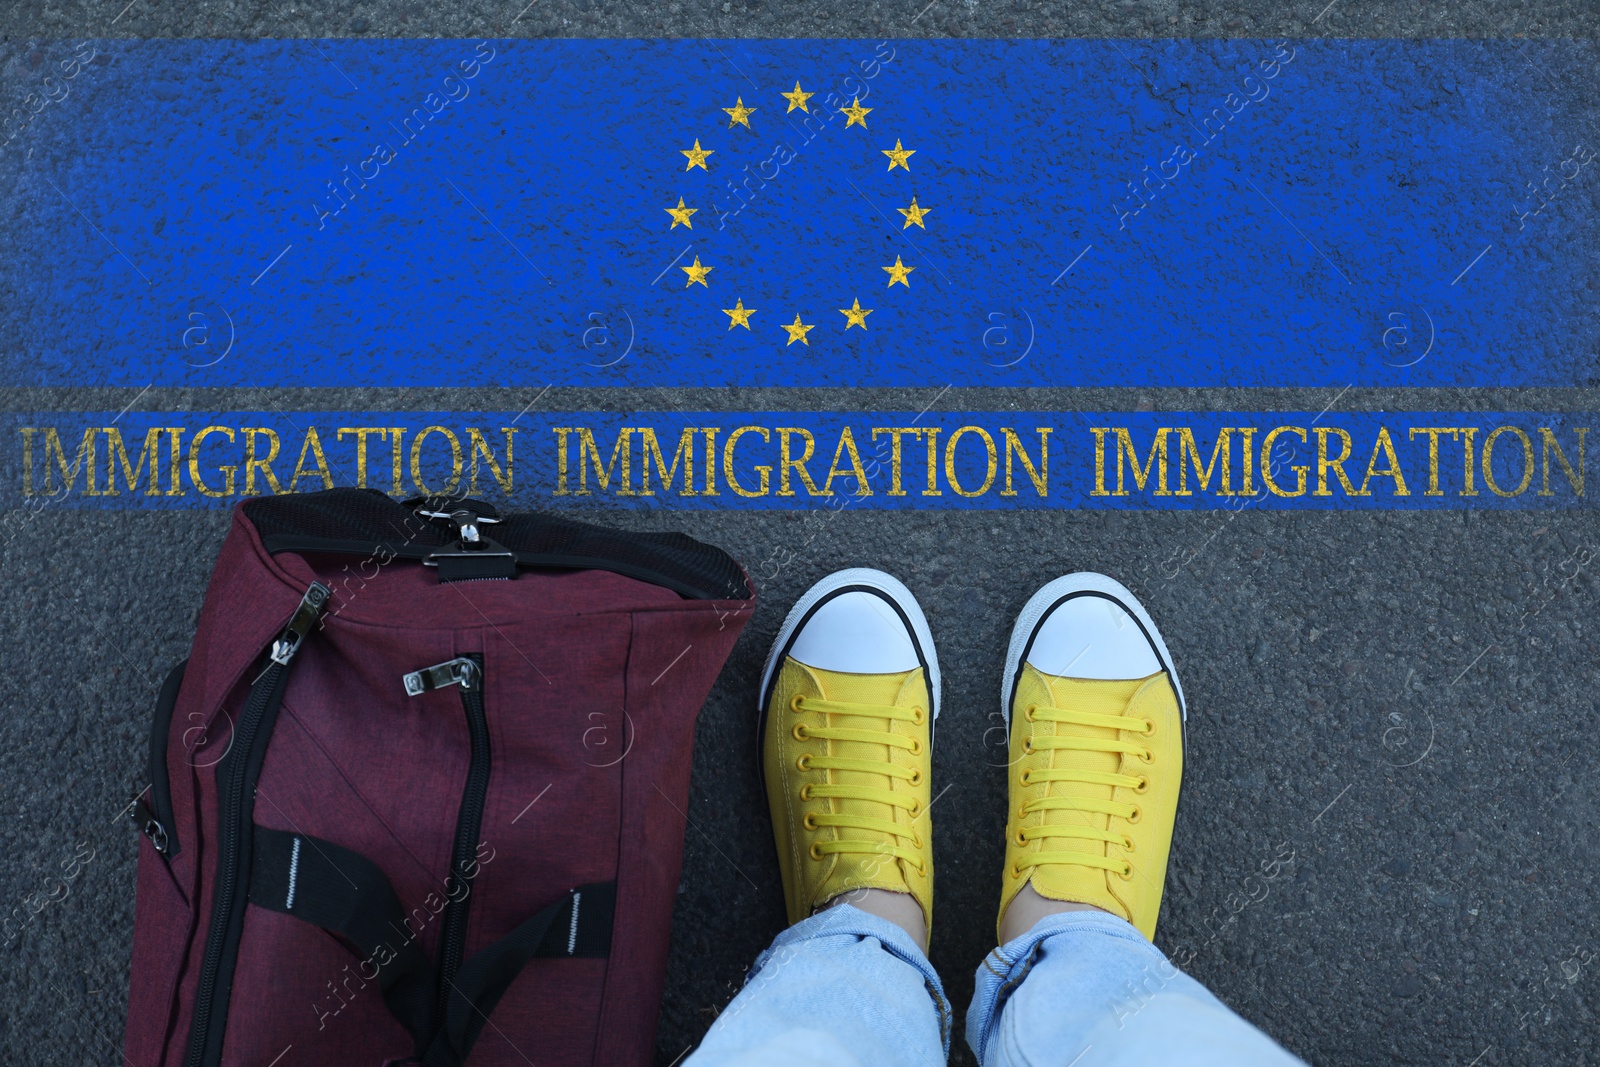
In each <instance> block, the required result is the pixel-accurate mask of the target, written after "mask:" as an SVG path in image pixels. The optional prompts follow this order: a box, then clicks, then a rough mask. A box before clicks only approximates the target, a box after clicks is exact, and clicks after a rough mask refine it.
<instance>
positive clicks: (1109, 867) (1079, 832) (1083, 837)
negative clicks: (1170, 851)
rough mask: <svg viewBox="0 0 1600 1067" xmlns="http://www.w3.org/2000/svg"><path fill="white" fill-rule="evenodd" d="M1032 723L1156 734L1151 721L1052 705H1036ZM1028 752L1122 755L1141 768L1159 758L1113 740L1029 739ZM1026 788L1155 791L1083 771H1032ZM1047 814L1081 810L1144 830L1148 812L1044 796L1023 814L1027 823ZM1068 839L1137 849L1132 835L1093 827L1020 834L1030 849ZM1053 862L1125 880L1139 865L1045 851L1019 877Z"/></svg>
mask: <svg viewBox="0 0 1600 1067" xmlns="http://www.w3.org/2000/svg"><path fill="white" fill-rule="evenodd" d="M1024 717H1025V718H1026V719H1027V721H1028V722H1053V723H1061V724H1064V725H1068V726H1089V727H1096V728H1099V729H1107V730H1117V731H1119V732H1123V733H1132V734H1137V735H1139V736H1142V737H1149V736H1150V735H1151V734H1152V733H1154V732H1155V724H1154V723H1153V722H1151V721H1150V720H1149V719H1135V718H1131V717H1129V716H1125V715H1102V714H1100V713H1098V712H1092V711H1074V710H1072V709H1071V708H1055V707H1050V706H1049V705H1046V704H1030V705H1028V707H1027V710H1026V711H1025V712H1024ZM1022 750H1023V752H1024V754H1026V755H1029V756H1031V755H1033V754H1034V753H1035V752H1048V751H1051V750H1055V751H1078V752H1107V753H1120V754H1125V755H1129V756H1133V757H1135V758H1136V759H1138V760H1139V761H1140V762H1141V763H1151V762H1153V761H1154V758H1155V755H1154V753H1152V752H1151V751H1150V750H1149V749H1148V748H1145V747H1144V746H1143V745H1141V744H1139V743H1138V742H1136V741H1121V740H1116V739H1114V738H1109V737H1073V736H1070V735H1069V736H1066V737H1039V736H1036V735H1034V734H1029V735H1028V737H1027V739H1026V740H1025V741H1024V742H1023V749H1022ZM1021 778H1022V784H1023V785H1038V784H1040V783H1048V782H1075V783H1078V784H1082V785H1105V786H1121V787H1123V788H1126V789H1131V790H1133V791H1134V792H1135V793H1146V792H1148V791H1149V789H1150V779H1148V778H1146V777H1145V776H1143V775H1139V776H1137V777H1135V776H1133V775H1127V774H1115V773H1110V772H1106V771H1080V770H1069V769H1056V768H1043V767H1041V768H1038V769H1033V768H1030V769H1028V770H1026V771H1023V772H1022V776H1021ZM1041 811H1078V812H1083V813H1085V814H1094V815H1109V816H1111V817H1112V818H1114V819H1122V820H1125V821H1126V822H1128V823H1129V824H1130V825H1138V823H1139V820H1140V818H1141V817H1142V813H1141V812H1140V810H1139V805H1137V804H1121V803H1118V802H1117V801H1114V800H1096V799H1094V798H1092V797H1074V796H1060V797H1040V798H1039V799H1037V800H1030V801H1028V802H1027V803H1026V804H1024V805H1023V806H1022V808H1021V810H1020V814H1021V816H1022V817H1023V818H1027V817H1028V816H1029V815H1032V814H1034V813H1035V812H1041ZM1052 837H1065V838H1072V839H1074V840H1078V841H1103V842H1106V843H1107V844H1114V845H1120V846H1122V848H1123V850H1124V851H1130V852H1131V851H1132V850H1133V839H1132V838H1131V837H1128V836H1127V835H1126V834H1119V833H1113V832H1111V831H1109V830H1097V829H1095V828H1094V827H1092V826H1052V825H1048V824H1047V825H1044V826H1029V827H1023V828H1021V829H1019V830H1018V831H1017V844H1018V845H1026V844H1028V843H1029V842H1033V841H1041V840H1044V839H1046V838H1052ZM1047 863H1071V864H1076V865H1078V866H1082V867H1097V868H1099V869H1100V870H1103V871H1110V872H1112V873H1113V874H1116V875H1117V876H1119V877H1121V878H1131V877H1133V865H1132V864H1131V863H1129V862H1128V861H1127V860H1114V859H1110V858H1108V857H1106V856H1096V855H1092V854H1090V853H1087V852H1073V851H1059V852H1044V851H1040V852H1038V853H1035V854H1034V855H1032V856H1029V857H1027V858H1026V859H1023V860H1021V861H1020V862H1018V864H1017V873H1018V874H1019V875H1020V874H1021V872H1022V870H1023V869H1025V868H1029V867H1039V866H1043V865H1044V864H1047Z"/></svg>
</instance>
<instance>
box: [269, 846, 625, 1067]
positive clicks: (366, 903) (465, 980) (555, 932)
mask: <svg viewBox="0 0 1600 1067" xmlns="http://www.w3.org/2000/svg"><path fill="white" fill-rule="evenodd" d="M616 899H617V884H616V883H615V882H597V883H592V884H589V885H582V886H579V887H578V888H576V889H572V890H569V891H568V892H567V893H565V894H563V895H562V896H561V897H560V898H558V899H557V900H556V901H555V902H554V903H552V904H550V905H548V906H547V907H545V908H543V909H542V910H540V911H539V913H538V914H536V915H534V916H533V917H532V918H530V919H528V920H526V921H524V922H523V923H522V924H521V925H520V926H518V927H517V928H516V929H515V930H513V931H511V932H510V933H509V934H507V935H506V936H504V937H502V938H500V940H498V941H496V942H494V943H493V944H491V945H488V946H486V947H485V948H483V949H481V950H479V951H478V952H477V953H475V954H474V955H473V956H472V958H471V959H469V960H467V961H466V963H464V964H463V965H462V967H461V970H460V971H459V972H458V973H457V974H456V977H455V980H454V981H453V982H452V983H451V988H450V995H449V998H448V1001H447V1004H446V1008H445V1018H444V1019H442V1020H441V1019H438V1018H437V1017H436V1010H435V1007H434V1004H435V999H434V995H433V994H434V989H435V986H436V985H437V984H438V975H437V972H436V970H435V968H434V966H433V964H432V963H431V962H430V961H429V960H428V956H427V953H425V952H424V951H423V950H422V946H421V945H420V944H419V943H418V940H417V937H418V934H419V933H420V930H412V929H411V928H410V927H409V926H408V925H407V923H406V920H407V918H408V916H407V915H406V912H405V909H404V908H403V907H402V906H401V904H400V898H399V896H398V895H397V894H396V893H395V891H394V886H393V885H392V884H391V883H390V881H389V878H388V876H387V875H385V874H384V873H383V871H382V869H380V868H379V867H378V865H377V864H375V863H373V862H372V861H371V860H369V859H367V858H366V857H365V856H363V855H361V854H360V853H358V852H352V851H351V850H349V849H347V848H343V847H341V846H339V845H335V844H334V843H333V842H331V841H325V840H323V839H321V838H318V837H312V836H311V835H310V834H301V833H291V832H288V831H284V830H272V829H268V828H267V827H264V826H256V827H255V847H254V866H253V875H252V878H251V882H250V903H252V904H254V905H256V906H257V907H261V908H267V909H268V910H270V911H276V912H281V913H282V914H285V915H292V916H294V917H295V918H297V919H300V920H301V921H303V922H308V923H310V924H311V925H312V926H318V927H321V928H322V929H324V930H327V931H328V932H329V933H332V934H335V935H337V936H338V937H339V938H340V939H341V940H342V941H343V942H344V943H345V947H346V948H347V949H349V950H350V951H351V952H353V953H354V954H355V955H357V956H358V957H359V958H360V959H361V960H362V961H363V963H364V964H365V965H366V967H367V968H370V969H372V973H371V974H370V975H369V974H368V973H367V971H366V970H365V969H363V970H362V971H361V972H360V973H361V977H362V978H363V979H365V980H367V981H373V980H374V979H375V980H376V981H377V984H378V988H379V990H380V991H381V992H382V994H383V999H384V1003H385V1004H387V1005H388V1007H389V1011H390V1013H391V1014H392V1015H393V1016H394V1017H395V1018H396V1019H398V1020H399V1021H400V1023H401V1025H403V1026H404V1027H405V1028H406V1029H407V1030H408V1031H409V1032H410V1034H411V1036H412V1041H413V1053H412V1062H415V1063H421V1064H423V1065H424V1067H461V1064H462V1063H464V1062H465V1060H466V1058H467V1056H468V1054H469V1053H471V1051H472V1047H473V1046H474V1045H475V1044H477V1041H478V1038H479V1036H480V1035H481V1034H482V1032H483V1027H484V1025H485V1024H486V1023H487V1022H488V1021H489V1016H490V1015H491V1014H493V1012H494V1009H495V1007H496V1006H497V1005H498V1004H499V1003H500V999H501V997H503V996H504V995H505V992H506V990H507V989H509V988H510V987H511V983H512V982H514V981H515V980H516V978H517V975H519V974H521V973H522V969H523V968H524V967H526V966H527V965H528V963H529V962H530V961H532V960H535V959H556V958H563V957H570V958H591V959H595V958H605V957H607V956H609V955H610V954H611V927H612V918H613V915H614V913H615V910H616Z"/></svg>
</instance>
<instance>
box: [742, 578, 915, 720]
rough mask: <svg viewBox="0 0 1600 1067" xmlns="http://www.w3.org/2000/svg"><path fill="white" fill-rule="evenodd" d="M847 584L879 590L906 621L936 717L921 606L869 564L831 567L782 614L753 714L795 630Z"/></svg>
mask: <svg viewBox="0 0 1600 1067" xmlns="http://www.w3.org/2000/svg"><path fill="white" fill-rule="evenodd" d="M850 588H858V589H870V590H873V591H875V592H877V593H879V594H881V595H882V596H883V597H884V598H886V599H887V600H889V601H890V602H891V603H893V604H894V605H895V607H897V608H898V609H899V610H900V613H901V614H902V615H903V616H904V617H905V620H906V622H907V623H909V624H910V626H911V633H912V636H913V638H914V639H915V641H916V644H917V647H918V648H919V649H920V650H921V652H922V656H923V659H924V661H925V662H926V663H927V666H928V690H929V692H931V693H932V694H933V717H934V719H938V717H939V689H940V679H939V657H938V656H937V655H936V654H935V653H934V648H933V634H932V633H931V632H930V631H929V629H928V620H927V618H926V617H925V616H924V615H923V614H922V607H921V606H920V605H919V604H918V603H917V598H916V597H914V596H912V595H911V590H909V589H907V588H906V587H905V585H904V584H903V583H902V582H901V581H900V579H898V578H896V577H895V576H894V575H892V574H886V573H884V572H883V571H879V570H873V569H872V568H870V567H851V568H849V569H848V570H842V571H835V572H834V573H832V574H830V575H828V576H827V577H826V578H824V579H822V580H821V581H819V582H817V584H815V585H813V586H812V587H811V588H810V589H807V590H806V591H805V594H804V595H803V596H801V598H800V599H799V600H798V601H796V602H795V605H794V607H792V608H790V609H789V614H787V615H785V616H784V618H783V625H782V626H780V627H778V636H777V637H775V638H773V641H772V648H771V649H770V650H769V651H768V652H767V662H766V665H765V666H764V667H763V668H762V670H761V688H760V689H759V690H757V692H756V714H757V715H758V716H759V715H761V714H763V713H764V712H765V710H766V706H767V696H768V693H769V691H770V689H771V687H772V677H773V675H774V674H775V673H776V672H777V669H778V663H779V660H780V659H782V657H783V655H784V653H785V651H786V650H787V649H788V648H789V645H790V643H791V638H793V637H794V634H795V631H796V630H798V629H799V628H800V626H801V625H802V624H803V623H804V622H805V620H806V619H807V618H809V617H810V616H811V613H812V611H813V610H814V609H815V608H816V607H817V606H818V605H819V604H821V603H822V602H823V601H824V600H826V599H828V598H829V597H830V596H831V595H832V594H834V593H837V592H839V591H841V590H844V589H850ZM930 727H931V724H930Z"/></svg>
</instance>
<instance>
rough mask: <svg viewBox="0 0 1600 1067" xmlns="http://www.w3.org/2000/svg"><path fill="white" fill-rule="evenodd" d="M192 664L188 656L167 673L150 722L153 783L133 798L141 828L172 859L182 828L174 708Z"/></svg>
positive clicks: (150, 775) (149, 769) (148, 772)
mask: <svg viewBox="0 0 1600 1067" xmlns="http://www.w3.org/2000/svg"><path fill="white" fill-rule="evenodd" d="M188 666H189V661H188V660H184V661H183V662H181V663H179V664H178V665H177V666H176V667H174V668H172V670H171V671H169V672H168V673H167V678H166V681H164V682H162V683H161V694H160V696H158V697H157V698H156V708H155V714H154V715H153V716H152V717H151V722H150V751H149V755H148V757H147V759H148V763H147V766H146V771H145V774H146V776H147V777H148V778H149V779H150V785H149V786H148V787H147V788H146V789H145V790H144V791H143V792H141V793H140V794H139V795H138V796H136V797H134V799H133V818H134V822H136V823H137V824H138V826H139V832H140V833H142V834H144V836H145V837H146V838H148V839H149V841H150V844H151V845H152V846H154V847H155V850H156V853H157V854H158V855H159V856H161V858H162V859H164V860H166V861H168V862H169V863H170V862H171V860H172V858H173V857H174V856H176V855H177V854H178V852H179V841H178V829H177V826H176V825H175V823H174V821H173V812H172V780H171V778H170V777H168V774H167V746H168V736H169V734H170V732H171V729H172V709H173V708H174V707H176V706H177V703H178V691H179V690H180V689H182V688H183V675H184V671H185V669H186V668H187V667H188Z"/></svg>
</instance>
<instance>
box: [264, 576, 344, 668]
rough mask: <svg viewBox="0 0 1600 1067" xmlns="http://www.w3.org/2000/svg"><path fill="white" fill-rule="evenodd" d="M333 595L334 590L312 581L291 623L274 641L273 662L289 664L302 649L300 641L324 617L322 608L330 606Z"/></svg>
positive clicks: (290, 620) (283, 664) (280, 664)
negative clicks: (330, 598)
mask: <svg viewBox="0 0 1600 1067" xmlns="http://www.w3.org/2000/svg"><path fill="white" fill-rule="evenodd" d="M332 595H333V590H331V589H329V588H328V587H327V586H325V585H323V584H322V583H321V582H312V583H311V586H310V588H308V589H307V590H306V594H305V596H303V597H301V598H300V605H299V606H298V607H296V608H295V609H294V615H292V616H291V617H290V619H289V624H288V625H287V626H285V627H284V628H283V634H282V635H281V636H280V637H279V638H278V639H277V640H276V641H274V642H272V652H271V657H272V662H274V663H276V664H278V665H279V666H283V667H287V666H288V665H289V661H290V660H292V659H294V654H295V653H296V652H298V651H300V642H301V641H304V640H305V637H306V634H308V633H310V632H311V627H313V626H315V625H316V624H317V620H318V619H320V618H322V609H323V608H325V607H327V606H328V598H329V597H331V596H332Z"/></svg>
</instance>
